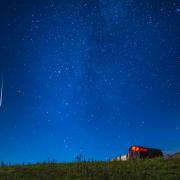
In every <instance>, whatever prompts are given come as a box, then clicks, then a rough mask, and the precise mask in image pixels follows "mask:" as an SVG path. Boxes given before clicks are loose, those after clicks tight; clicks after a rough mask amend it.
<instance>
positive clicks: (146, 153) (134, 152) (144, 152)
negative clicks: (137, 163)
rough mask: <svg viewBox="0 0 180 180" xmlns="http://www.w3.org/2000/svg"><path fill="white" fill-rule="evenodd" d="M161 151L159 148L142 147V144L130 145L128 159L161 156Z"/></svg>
mask: <svg viewBox="0 0 180 180" xmlns="http://www.w3.org/2000/svg"><path fill="white" fill-rule="evenodd" d="M162 156H163V153H162V151H161V150H160V149H154V148H148V147H142V146H131V147H130V148H129V153H128V159H131V160H134V159H146V158H155V157H162Z"/></svg>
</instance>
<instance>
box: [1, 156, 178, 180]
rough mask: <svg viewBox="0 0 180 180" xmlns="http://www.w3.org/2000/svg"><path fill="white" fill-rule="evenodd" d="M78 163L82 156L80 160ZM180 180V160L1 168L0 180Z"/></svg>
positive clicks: (4, 166)
mask: <svg viewBox="0 0 180 180" xmlns="http://www.w3.org/2000/svg"><path fill="white" fill-rule="evenodd" d="M77 160H79V157H78V159H77ZM1 179H2V180H16V179H18V180H19V179H20V180H21V179H22V180H23V179H24V180H26V179H27V180H46V179H47V180H71V179H72V180H77V179H78V180H111V179H112V180H116V179H117V180H121V179H124V180H128V179H129V180H132V179H138V180H141V179H142V180H144V179H153V180H156V179H157V180H159V179H162V180H166V179H167V180H168V179H169V180H170V179H171V180H176V179H177V180H179V179H180V159H179V158H174V159H166V160H165V159H163V158H161V159H160V158H158V159H146V160H135V161H125V162H86V161H83V162H81V161H80V162H76V163H56V162H49V163H37V164H34V165H33V164H28V165H14V166H7V165H5V164H4V163H3V166H1V167H0V180H1Z"/></svg>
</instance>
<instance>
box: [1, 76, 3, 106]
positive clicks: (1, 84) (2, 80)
mask: <svg viewBox="0 0 180 180" xmlns="http://www.w3.org/2000/svg"><path fill="white" fill-rule="evenodd" d="M2 100H3V78H2V82H1V94H0V108H1V107H2Z"/></svg>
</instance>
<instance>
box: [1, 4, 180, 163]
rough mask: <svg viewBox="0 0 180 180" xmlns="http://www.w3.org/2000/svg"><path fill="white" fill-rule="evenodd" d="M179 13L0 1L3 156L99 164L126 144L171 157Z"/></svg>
mask: <svg viewBox="0 0 180 180" xmlns="http://www.w3.org/2000/svg"><path fill="white" fill-rule="evenodd" d="M179 8H180V2H179V1H178V0H172V1H169V0H158V1H157V0H146V1H140V0H121V1H119V0H109V1H108V0H92V1H87V0H78V1H75V0H74V1H73V0H68V1H67V0H66V1H65V0H61V1H58V0H57V1H56V0H39V1H36V0H31V1H23V0H14V1H12V2H10V1H6V0H2V1H1V2H0V14H1V16H0V22H1V29H0V35H1V41H0V55H1V56H0V73H3V75H4V82H5V83H4V90H3V98H4V99H5V100H4V99H3V106H1V109H0V128H1V129H0V137H1V139H0V145H1V147H2V148H0V160H3V161H6V162H12V163H15V162H23V161H24V162H37V161H43V160H47V159H48V157H49V158H54V159H56V160H58V161H73V160H74V157H75V156H76V155H77V154H79V153H81V154H83V155H84V156H85V157H86V158H87V159H91V158H94V159H97V160H105V159H109V158H111V157H114V156H116V155H119V154H121V153H126V151H127V149H128V148H129V146H131V145H142V146H150V147H156V148H161V149H163V151H165V152H172V151H177V150H178V149H179V148H180V143H179V142H180V141H179V140H180V131H179V127H180V54H179V52H180V50H179V48H180V33H179V32H180V24H179V23H180V19H179V18H180V12H179ZM0 102H1V104H2V88H1V101H0Z"/></svg>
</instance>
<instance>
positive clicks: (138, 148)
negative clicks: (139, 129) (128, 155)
mask: <svg viewBox="0 0 180 180" xmlns="http://www.w3.org/2000/svg"><path fill="white" fill-rule="evenodd" d="M131 150H132V151H143V152H147V151H148V149H145V148H140V147H139V146H133V147H132V148H131Z"/></svg>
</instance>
